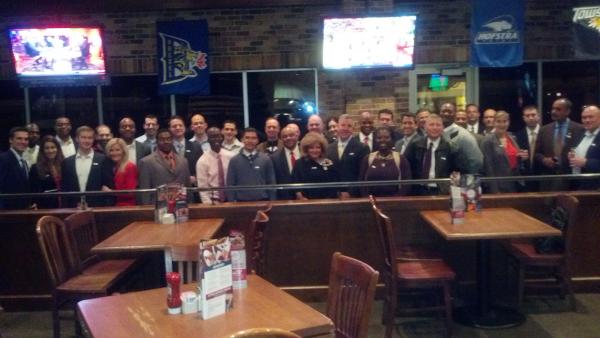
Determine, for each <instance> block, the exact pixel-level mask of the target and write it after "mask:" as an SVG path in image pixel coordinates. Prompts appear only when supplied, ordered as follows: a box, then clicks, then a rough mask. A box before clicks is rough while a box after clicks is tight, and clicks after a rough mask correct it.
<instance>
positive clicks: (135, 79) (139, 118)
mask: <svg viewBox="0 0 600 338" xmlns="http://www.w3.org/2000/svg"><path fill="white" fill-rule="evenodd" d="M102 97H103V100H104V101H103V104H104V107H103V110H104V123H106V124H108V125H109V126H111V128H113V131H116V130H114V128H116V127H117V126H118V123H119V120H120V119H121V118H123V116H130V117H132V118H133V120H134V121H135V125H136V127H137V134H138V135H141V134H143V133H144V129H143V128H142V126H143V124H144V116H146V115H148V114H154V115H156V116H158V122H159V124H160V126H161V127H166V122H167V120H168V119H169V117H170V116H171V108H170V103H169V97H168V96H159V95H158V88H157V82H156V76H155V75H146V76H115V77H112V78H111V85H110V86H108V87H102ZM115 134H116V133H115Z"/></svg>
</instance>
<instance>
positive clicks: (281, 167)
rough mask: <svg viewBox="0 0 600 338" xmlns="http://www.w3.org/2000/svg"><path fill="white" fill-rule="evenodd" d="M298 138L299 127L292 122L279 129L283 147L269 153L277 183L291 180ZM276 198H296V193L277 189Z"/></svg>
mask: <svg viewBox="0 0 600 338" xmlns="http://www.w3.org/2000/svg"><path fill="white" fill-rule="evenodd" d="M299 139H300V128H298V125H296V124H294V123H290V124H288V125H287V126H285V128H283V130H282V131H281V140H282V141H283V148H282V149H279V150H277V151H276V152H274V153H273V154H272V155H271V160H272V161H273V169H274V170H275V179H276V180H277V184H289V183H293V182H292V170H293V169H294V165H295V164H296V161H297V160H299V159H300V157H301V156H302V154H301V153H300V147H299V146H298V140H299ZM277 198H278V199H281V200H292V199H296V194H295V193H294V191H293V190H291V189H290V190H278V191H277Z"/></svg>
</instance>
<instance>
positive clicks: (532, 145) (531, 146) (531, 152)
mask: <svg viewBox="0 0 600 338" xmlns="http://www.w3.org/2000/svg"><path fill="white" fill-rule="evenodd" d="M536 137H537V135H536V132H535V130H534V131H532V132H531V134H529V165H530V166H533V158H534V155H535V141H536Z"/></svg>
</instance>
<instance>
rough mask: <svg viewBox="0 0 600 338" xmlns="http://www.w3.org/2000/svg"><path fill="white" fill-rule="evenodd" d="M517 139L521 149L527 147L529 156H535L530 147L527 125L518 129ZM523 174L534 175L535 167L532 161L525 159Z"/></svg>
mask: <svg viewBox="0 0 600 338" xmlns="http://www.w3.org/2000/svg"><path fill="white" fill-rule="evenodd" d="M515 140H516V141H517V144H518V145H519V148H520V149H526V150H527V151H528V152H529V156H532V157H533V158H535V154H532V153H531V149H530V148H529V136H528V135H527V127H525V128H523V129H521V130H518V131H517V132H516V133H515ZM523 169H524V171H523V173H522V174H523V175H533V170H532V169H533V168H532V167H531V165H530V161H525V165H524V166H523Z"/></svg>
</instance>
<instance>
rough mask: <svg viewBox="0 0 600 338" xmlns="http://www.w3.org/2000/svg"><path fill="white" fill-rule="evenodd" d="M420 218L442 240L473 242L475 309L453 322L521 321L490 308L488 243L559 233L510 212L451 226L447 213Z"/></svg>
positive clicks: (496, 324)
mask: <svg viewBox="0 0 600 338" xmlns="http://www.w3.org/2000/svg"><path fill="white" fill-rule="evenodd" d="M420 214H421V217H423V219H424V220H425V221H426V222H427V223H429V224H430V225H431V226H432V227H433V228H434V229H435V230H436V231H437V232H438V233H439V234H440V235H442V236H443V237H444V238H445V239H446V240H449V241H456V240H477V307H476V308H474V309H469V308H465V309H461V310H460V311H457V312H456V316H455V318H456V320H457V321H458V322H460V323H462V324H465V325H469V326H475V327H479V328H505V327H511V326H516V325H519V324H521V323H522V322H523V321H524V320H525V317H524V316H523V315H522V314H521V313H519V312H517V311H515V310H513V309H507V308H502V307H497V306H492V305H491V304H490V299H491V292H492V290H491V283H490V278H491V276H490V266H491V264H492V262H491V259H490V258H491V257H490V242H491V241H492V240H495V239H508V238H532V237H547V236H561V235H562V233H561V232H560V230H558V229H556V228H553V227H551V226H550V225H548V224H546V223H544V222H541V221H539V220H537V219H536V218H533V217H531V216H529V215H527V214H524V213H522V212H521V211H519V210H516V209H513V208H496V209H483V210H482V211H481V212H475V211H472V212H467V213H465V219H464V223H462V224H452V220H451V217H450V212H449V211H448V210H426V211H421V212H420Z"/></svg>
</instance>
